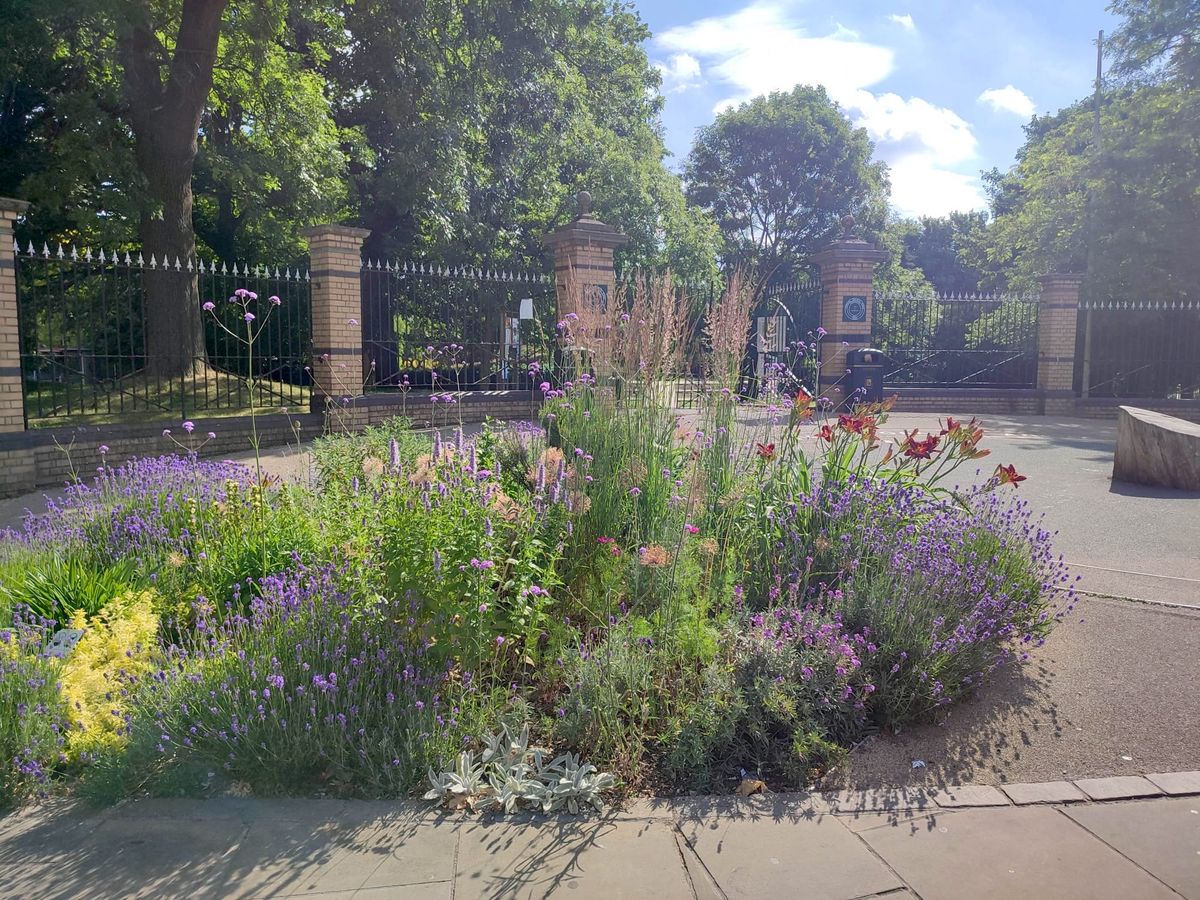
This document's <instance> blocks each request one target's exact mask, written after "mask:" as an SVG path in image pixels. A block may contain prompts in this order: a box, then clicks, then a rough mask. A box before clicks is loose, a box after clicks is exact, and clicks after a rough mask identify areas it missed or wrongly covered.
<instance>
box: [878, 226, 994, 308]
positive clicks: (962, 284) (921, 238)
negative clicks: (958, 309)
mask: <svg viewBox="0 0 1200 900" xmlns="http://www.w3.org/2000/svg"><path fill="white" fill-rule="evenodd" d="M987 221H988V216H987V213H985V212H953V213H950V215H948V216H921V217H920V218H919V219H917V220H916V221H914V222H911V223H910V224H909V227H908V228H906V229H905V231H904V233H903V236H902V237H901V244H902V251H901V259H900V264H901V265H902V266H904V267H905V268H907V269H919V270H920V271H921V272H922V273H924V275H925V277H926V278H927V279H928V280H929V283H930V284H931V285H932V286H933V288H934V290H936V291H938V292H939V293H942V294H962V293H973V292H976V291H978V290H979V286H980V282H981V280H982V279H983V273H982V272H981V271H980V270H979V269H977V268H976V267H975V266H973V265H971V264H970V263H969V262H968V261H966V258H965V257H966V252H967V249H968V247H970V246H971V245H972V244H973V242H975V241H977V240H978V239H979V235H980V234H981V233H982V232H983V230H984V229H985V228H986V227H987Z"/></svg>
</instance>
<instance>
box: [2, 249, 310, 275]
mask: <svg viewBox="0 0 1200 900" xmlns="http://www.w3.org/2000/svg"><path fill="white" fill-rule="evenodd" d="M13 252H14V253H15V254H16V255H17V256H18V257H20V258H23V259H47V260H48V259H54V260H59V261H61V262H71V263H82V264H99V265H113V266H126V267H128V268H131V269H150V270H152V271H175V272H184V271H186V272H197V273H199V274H201V275H205V274H213V275H232V276H233V277H235V278H238V277H241V278H250V277H255V278H275V279H278V280H280V281H308V280H309V274H308V270H307V269H302V268H300V267H299V266H296V267H292V266H285V267H283V268H280V267H279V266H277V265H276V266H270V265H262V264H258V265H251V264H250V263H244V262H243V263H238V262H234V264H233V265H232V266H230V265H229V264H228V263H224V262H217V261H215V260H214V261H209V262H206V261H205V260H204V259H200V258H196V257H191V256H189V257H188V258H187V260H186V261H184V260H183V259H182V258H181V257H179V256H176V257H174V258H173V259H172V258H170V257H168V256H166V255H163V256H156V255H155V254H153V253H151V254H150V256H149V258H148V259H147V258H146V256H145V255H144V254H143V253H142V251H140V250H125V251H120V250H109V251H105V250H104V249H100V250H97V251H93V250H92V249H91V248H85V249H83V250H82V251H81V250H79V249H78V248H77V247H75V246H74V245H73V244H57V245H56V246H55V248H54V249H51V248H50V245H49V244H48V243H46V242H43V243H42V247H41V249H40V250H39V249H38V248H37V247H35V246H34V245H33V242H32V241H28V242H26V245H25V248H24V249H22V248H21V245H20V243H19V242H17V241H15V240H14V241H13Z"/></svg>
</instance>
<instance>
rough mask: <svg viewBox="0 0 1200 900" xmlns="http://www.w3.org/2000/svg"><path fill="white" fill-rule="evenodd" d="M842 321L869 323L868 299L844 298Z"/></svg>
mask: <svg viewBox="0 0 1200 900" xmlns="http://www.w3.org/2000/svg"><path fill="white" fill-rule="evenodd" d="M842 321H843V322H865V321H867V298H866V297H843V298H842Z"/></svg>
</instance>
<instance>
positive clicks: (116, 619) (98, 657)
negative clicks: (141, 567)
mask: <svg viewBox="0 0 1200 900" xmlns="http://www.w3.org/2000/svg"><path fill="white" fill-rule="evenodd" d="M155 605H156V596H155V595H154V593H153V592H150V591H144V592H142V593H132V592H131V593H128V594H125V595H124V596H121V597H117V598H115V599H114V600H113V602H111V603H109V604H108V605H107V606H105V607H104V609H102V610H101V611H100V612H99V613H98V614H97V615H96V616H94V617H93V618H91V619H90V620H89V619H88V618H87V617H85V616H84V615H83V613H82V611H80V612H77V613H76V614H75V616H74V617H73V618H72V620H71V621H70V623H69V625H70V627H71V628H76V629H79V630H81V631H82V632H83V636H82V637H81V638H80V639H79V643H77V644H76V645H75V649H74V650H73V651H72V652H71V653H70V655H69V656H67V658H66V659H65V660H63V661H62V663H61V671H60V684H61V690H62V698H63V701H64V703H65V704H66V709H67V714H68V716H69V718H70V720H71V725H72V727H71V729H70V731H69V732H68V735H67V751H68V755H69V756H70V757H71V758H72V759H76V760H84V761H87V760H90V759H92V758H94V757H95V756H96V755H97V754H100V753H104V752H112V751H114V750H116V749H119V748H120V746H121V745H122V744H123V743H124V733H123V732H124V727H123V726H124V722H125V717H126V715H127V713H128V698H129V696H130V694H131V692H132V691H135V690H136V689H137V683H138V681H139V680H140V679H141V678H142V676H143V675H145V674H146V673H148V672H150V671H151V669H152V667H153V664H154V661H155V659H154V657H155V654H156V651H157V649H158V616H157V615H155V614H154V607H155Z"/></svg>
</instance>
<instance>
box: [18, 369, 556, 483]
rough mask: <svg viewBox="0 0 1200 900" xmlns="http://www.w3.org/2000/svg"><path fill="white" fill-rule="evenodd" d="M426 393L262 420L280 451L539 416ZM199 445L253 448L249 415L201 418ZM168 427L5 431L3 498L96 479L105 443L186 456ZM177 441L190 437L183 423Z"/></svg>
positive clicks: (493, 397) (532, 407)
mask: <svg viewBox="0 0 1200 900" xmlns="http://www.w3.org/2000/svg"><path fill="white" fill-rule="evenodd" d="M429 396H430V395H429V394H428V393H427V392H418V391H413V392H411V393H409V394H408V395H407V396H403V397H402V396H401V395H399V394H372V395H368V396H366V397H360V398H357V399H356V400H354V401H352V402H351V403H349V404H347V405H342V406H340V408H339V409H338V410H337V411H336V412H335V413H333V414H331V415H329V416H328V417H326V416H324V415H322V414H320V413H304V414H302V415H294V416H284V415H280V414H274V415H267V416H259V417H258V434H259V445H260V446H261V447H280V446H283V445H285V444H289V443H295V442H297V441H310V440H312V439H313V438H315V437H317V436H319V435H321V434H323V433H326V432H338V431H343V430H344V431H361V430H362V429H363V428H366V427H367V426H368V425H378V424H380V423H381V422H385V421H387V420H388V419H391V418H394V417H395V416H398V415H402V414H403V415H407V417H408V418H409V419H411V420H412V422H413V425H415V426H418V427H428V426H434V427H447V428H449V427H454V426H456V425H458V424H459V423H460V422H462V423H464V424H465V423H475V422H482V421H483V420H484V419H487V418H491V419H497V420H502V421H518V420H523V419H531V418H536V417H537V413H538V406H539V404H540V395H536V396H535V395H534V394H533V393H532V392H530V391H471V392H464V393H462V394H455V395H452V396H454V397H455V402H454V403H449V404H447V403H442V402H439V403H436V404H434V403H430V402H429ZM195 421H196V430H195V431H194V432H193V433H192V437H193V438H194V439H195V441H194V445H199V444H200V443H202V442H204V436H205V435H206V434H208V432H212V433H214V434H215V435H216V437H215V438H214V439H213V440H211V441H208V442H206V443H204V446H203V447H202V448H200V450H199V453H200V455H201V456H218V457H219V456H226V455H230V454H234V453H244V452H247V451H249V450H250V419H249V417H236V418H222V419H208V420H204V419H197V420H195ZM163 428H164V425H163V423H161V422H160V423H156V424H153V425H92V426H83V427H61V428H46V429H38V430H35V431H27V432H20V433H15V434H0V497H13V496H17V495H19V494H24V493H28V492H30V491H34V490H36V489H38V488H42V487H58V486H59V485H61V484H63V483H64V482H66V481H67V480H68V479H70V477H71V472H72V470H74V472H75V473H76V474H77V475H78V476H79V477H80V478H84V479H87V478H90V477H91V476H92V474H94V473H95V471H96V468H97V467H98V466H99V465H100V460H101V453H100V447H101V445H103V446H106V447H108V454H107V457H106V460H107V463H108V464H109V465H118V464H120V463H122V462H124V461H126V460H128V459H131V458H133V457H138V456H159V455H161V454H164V453H178V452H183V451H181V450H180V448H179V446H178V445H177V444H175V443H174V442H173V441H172V440H171V439H170V438H168V437H164V436H163V433H162V431H163ZM171 430H172V433H173V436H174V437H177V438H179V439H180V440H181V441H183V442H184V443H188V438H187V436H186V435H185V434H184V432H183V431H182V429H180V428H179V427H177V426H171Z"/></svg>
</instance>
